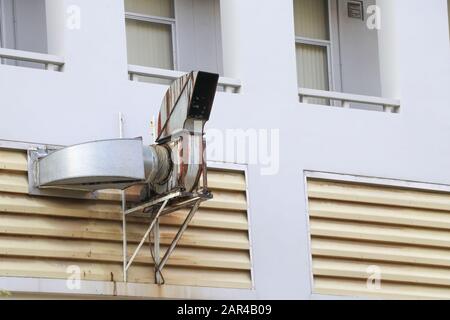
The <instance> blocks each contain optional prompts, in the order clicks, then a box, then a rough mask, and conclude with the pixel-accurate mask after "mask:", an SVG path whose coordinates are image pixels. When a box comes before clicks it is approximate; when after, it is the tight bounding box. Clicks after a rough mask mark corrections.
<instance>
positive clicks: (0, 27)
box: [0, 0, 5, 63]
mask: <svg viewBox="0 0 450 320" xmlns="http://www.w3.org/2000/svg"><path fill="white" fill-rule="evenodd" d="M3 29H4V26H3V0H0V48H2V47H3V43H4V42H5V41H4V40H3V39H4V35H3ZM0 62H1V63H3V59H0Z"/></svg>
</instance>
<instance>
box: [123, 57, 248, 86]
mask: <svg viewBox="0 0 450 320" xmlns="http://www.w3.org/2000/svg"><path fill="white" fill-rule="evenodd" d="M128 74H129V76H130V80H132V81H139V76H141V77H147V78H156V79H161V80H175V79H177V78H179V77H181V76H183V75H184V74H185V72H182V71H175V70H167V69H159V68H151V67H144V66H137V65H132V64H129V65H128ZM218 87H219V88H222V89H223V91H225V92H230V93H238V92H239V90H240V88H241V82H240V81H239V80H237V79H233V78H226V77H220V78H219V83H218Z"/></svg>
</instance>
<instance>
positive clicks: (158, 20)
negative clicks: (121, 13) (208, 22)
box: [0, 0, 179, 70]
mask: <svg viewBox="0 0 450 320" xmlns="http://www.w3.org/2000/svg"><path fill="white" fill-rule="evenodd" d="M0 1H1V0H0ZM127 19H128V20H134V21H139V22H148V23H155V24H162V25H166V26H167V25H168V26H170V32H171V36H172V61H173V70H178V65H179V63H178V52H177V35H176V17H175V12H174V18H168V17H161V16H152V15H146V14H141V13H136V12H130V11H125V21H126V20H127ZM125 28H126V25H125ZM127 46H128V44H127Z"/></svg>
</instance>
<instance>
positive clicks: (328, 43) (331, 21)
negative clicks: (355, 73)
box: [295, 0, 341, 91]
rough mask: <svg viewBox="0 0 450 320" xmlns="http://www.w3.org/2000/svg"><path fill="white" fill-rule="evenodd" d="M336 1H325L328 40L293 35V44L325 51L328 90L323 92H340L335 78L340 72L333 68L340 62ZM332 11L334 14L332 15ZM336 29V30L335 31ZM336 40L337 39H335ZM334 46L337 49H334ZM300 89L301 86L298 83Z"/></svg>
mask: <svg viewBox="0 0 450 320" xmlns="http://www.w3.org/2000/svg"><path fill="white" fill-rule="evenodd" d="M337 1H338V0H328V1H327V10H328V12H327V13H328V35H329V40H323V39H314V38H307V37H301V36H297V35H295V44H296V45H297V44H305V45H311V46H317V47H321V48H325V49H326V53H327V64H328V65H327V71H328V90H324V91H336V90H337V91H341V85H340V81H338V79H337V78H336V77H335V75H336V74H339V73H340V71H339V70H337V69H338V68H336V66H335V61H340V57H339V33H338V30H337V28H339V25H338V16H337V11H336V10H338V8H337V6H338V3H337ZM333 10H334V11H335V12H336V14H333ZM335 29H336V30H335ZM336 38H337V39H336ZM336 45H337V46H338V47H336ZM299 86H300V87H301V86H302V84H301V83H299Z"/></svg>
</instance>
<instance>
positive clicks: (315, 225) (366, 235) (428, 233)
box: [310, 218, 450, 248]
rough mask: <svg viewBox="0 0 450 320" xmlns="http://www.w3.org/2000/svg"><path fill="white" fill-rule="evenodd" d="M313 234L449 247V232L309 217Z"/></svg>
mask: <svg viewBox="0 0 450 320" xmlns="http://www.w3.org/2000/svg"><path fill="white" fill-rule="evenodd" d="M310 226H311V234H312V235H313V236H321V237H333V238H345V239H355V240H356V241H358V240H367V241H379V242H394V243H404V244H414V245H420V246H434V247H446V248H450V233H449V232H447V231H441V230H430V229H420V228H412V227H401V226H389V225H373V224H365V223H357V222H343V221H338V220H328V219H317V218H311V219H310Z"/></svg>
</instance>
